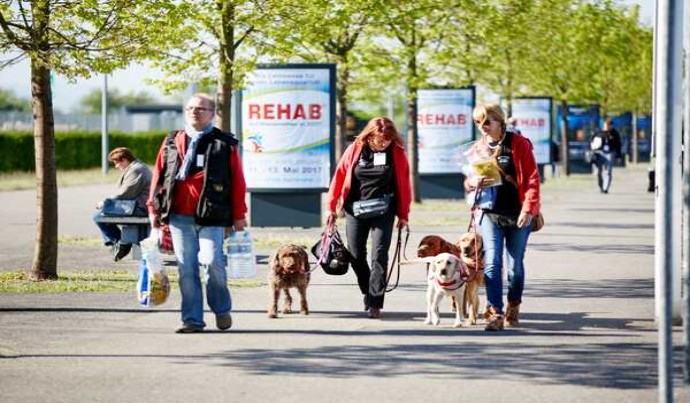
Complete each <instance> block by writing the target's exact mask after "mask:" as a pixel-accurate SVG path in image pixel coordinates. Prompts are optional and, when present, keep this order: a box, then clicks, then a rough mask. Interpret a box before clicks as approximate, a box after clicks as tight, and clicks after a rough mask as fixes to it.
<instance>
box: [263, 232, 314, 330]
mask: <svg viewBox="0 0 690 403" xmlns="http://www.w3.org/2000/svg"><path fill="white" fill-rule="evenodd" d="M309 277H310V275H309V257H308V255H307V251H306V250H304V248H303V247H302V246H297V245H294V244H286V245H282V246H281V247H279V248H278V250H276V252H275V253H274V254H273V256H271V260H270V262H269V269H268V286H269V289H270V296H269V298H270V303H269V305H268V317H269V318H277V317H278V299H279V298H280V290H283V293H284V294H285V301H284V302H283V310H282V313H284V314H288V313H291V312H292V296H291V295H290V288H297V291H298V292H299V296H300V301H299V302H300V313H301V314H303V315H309V306H308V304H307V286H308V285H309Z"/></svg>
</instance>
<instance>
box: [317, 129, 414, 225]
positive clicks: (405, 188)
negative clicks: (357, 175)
mask: <svg viewBox="0 0 690 403" xmlns="http://www.w3.org/2000/svg"><path fill="white" fill-rule="evenodd" d="M361 153H362V144H360V143H359V142H357V141H355V142H354V143H352V144H350V145H349V146H348V147H347V149H345V152H344V153H343V156H342V158H340V162H339V163H338V166H337V167H336V169H335V173H334V174H333V179H332V180H331V186H330V188H329V189H328V196H327V199H326V206H327V208H328V210H329V211H330V212H331V213H335V210H336V208H337V205H338V200H340V199H341V198H342V199H343V200H346V199H347V195H348V194H349V193H350V187H351V186H352V172H353V170H354V167H355V165H356V164H357V162H358V161H359V155H360V154H361ZM393 169H394V170H395V171H394V175H393V176H394V177H395V190H396V192H395V200H396V201H397V205H396V209H395V214H396V215H397V216H398V218H399V219H401V220H405V221H408V220H409V216H410V204H412V187H411V186H410V166H409V164H408V162H407V155H406V154H405V149H404V148H403V146H401V145H395V144H394V145H393Z"/></svg>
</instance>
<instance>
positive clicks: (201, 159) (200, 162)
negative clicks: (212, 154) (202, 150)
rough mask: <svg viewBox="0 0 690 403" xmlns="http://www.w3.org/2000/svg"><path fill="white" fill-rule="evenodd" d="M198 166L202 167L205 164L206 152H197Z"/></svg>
mask: <svg viewBox="0 0 690 403" xmlns="http://www.w3.org/2000/svg"><path fill="white" fill-rule="evenodd" d="M196 166H197V167H199V168H202V167H203V166H204V154H197V156H196Z"/></svg>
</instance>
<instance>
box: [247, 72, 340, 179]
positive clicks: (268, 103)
mask: <svg viewBox="0 0 690 403" xmlns="http://www.w3.org/2000/svg"><path fill="white" fill-rule="evenodd" d="M240 127H241V129H240V132H241V138H240V141H241V143H242V166H243V169H244V175H245V178H246V180H247V187H248V188H249V189H250V190H261V189H327V188H328V185H329V181H330V173H331V165H332V164H331V160H332V157H331V155H332V153H331V148H332V140H333V138H334V133H335V65H331V64H316V65H314V64H312V65H305V64H298V65H262V66H260V67H259V68H257V69H256V70H255V71H254V72H252V73H250V74H249V75H248V77H247V84H246V86H245V89H244V90H243V91H242V112H241V121H240Z"/></svg>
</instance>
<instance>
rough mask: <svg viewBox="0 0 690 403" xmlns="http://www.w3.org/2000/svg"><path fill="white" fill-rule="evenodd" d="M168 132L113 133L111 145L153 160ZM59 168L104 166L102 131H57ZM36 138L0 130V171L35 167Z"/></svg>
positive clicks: (25, 169)
mask: <svg viewBox="0 0 690 403" xmlns="http://www.w3.org/2000/svg"><path fill="white" fill-rule="evenodd" d="M166 134H167V132H164V131H156V132H146V133H131V134H130V133H110V134H109V136H108V145H109V149H110V150H112V149H114V148H117V147H127V148H129V149H130V150H132V152H133V153H134V156H135V157H137V158H139V159H140V160H142V161H144V162H146V163H147V164H153V162H154V161H155V159H156V154H157V153H158V148H159V147H160V145H161V143H162V142H163V138H164V137H165V135H166ZM55 158H56V164H57V168H58V169H65V170H68V169H86V168H96V167H99V166H101V134H100V133H97V132H78V131H74V132H59V133H55ZM33 170H34V138H33V134H32V133H31V132H0V172H14V171H33Z"/></svg>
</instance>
